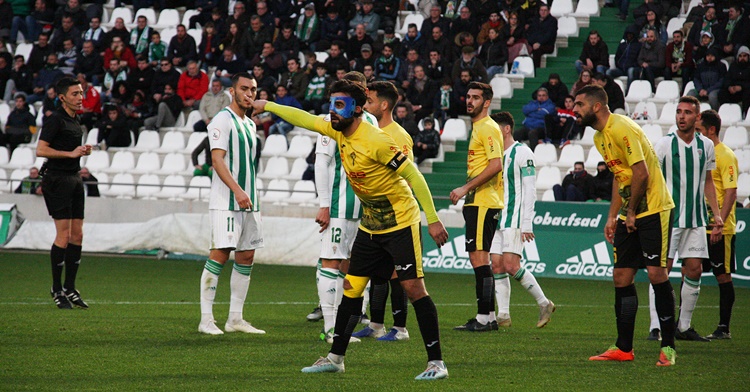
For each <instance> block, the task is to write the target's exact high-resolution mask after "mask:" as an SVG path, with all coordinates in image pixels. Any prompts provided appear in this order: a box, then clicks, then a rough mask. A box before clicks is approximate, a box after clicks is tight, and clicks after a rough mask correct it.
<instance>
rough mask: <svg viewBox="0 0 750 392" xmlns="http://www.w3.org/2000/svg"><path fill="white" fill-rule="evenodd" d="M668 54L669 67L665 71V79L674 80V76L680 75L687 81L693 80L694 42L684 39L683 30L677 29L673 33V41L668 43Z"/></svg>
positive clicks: (666, 51)
mask: <svg viewBox="0 0 750 392" xmlns="http://www.w3.org/2000/svg"><path fill="white" fill-rule="evenodd" d="M665 53H666V55H667V57H666V62H667V68H666V69H665V71H664V79H665V80H672V78H673V77H674V76H679V77H681V78H682V80H684V81H685V82H684V83H687V81H688V80H693V69H694V68H695V64H694V63H693V44H691V43H690V42H687V41H685V40H684V34H683V33H682V30H675V31H674V33H672V42H670V43H669V44H668V45H667V49H666V50H665Z"/></svg>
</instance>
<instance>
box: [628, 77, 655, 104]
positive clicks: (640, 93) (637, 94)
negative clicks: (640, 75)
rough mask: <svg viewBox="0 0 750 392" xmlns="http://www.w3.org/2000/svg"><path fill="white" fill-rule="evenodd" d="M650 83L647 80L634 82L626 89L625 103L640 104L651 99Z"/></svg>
mask: <svg viewBox="0 0 750 392" xmlns="http://www.w3.org/2000/svg"><path fill="white" fill-rule="evenodd" d="M652 95H653V94H652V93H651V83H649V82H648V80H634V81H633V83H631V84H630V88H629V89H628V95H627V96H626V97H625V101H627V102H640V101H643V100H645V99H649V98H651V96H652Z"/></svg>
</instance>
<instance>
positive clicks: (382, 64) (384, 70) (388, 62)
mask: <svg viewBox="0 0 750 392" xmlns="http://www.w3.org/2000/svg"><path fill="white" fill-rule="evenodd" d="M400 70H401V59H400V58H398V57H397V56H396V55H395V54H394V53H393V47H392V46H391V45H390V44H386V45H385V46H383V53H382V54H381V55H380V57H378V60H377V61H376V62H375V73H376V74H377V78H378V80H386V81H393V82H394V83H395V82H396V80H397V78H398V74H399V72H400Z"/></svg>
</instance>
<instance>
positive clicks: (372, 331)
mask: <svg viewBox="0 0 750 392" xmlns="http://www.w3.org/2000/svg"><path fill="white" fill-rule="evenodd" d="M352 73H356V74H359V72H356V71H352V72H349V74H352ZM360 75H361V74H360ZM362 77H363V78H364V75H362ZM350 80H351V79H350ZM365 93H366V94H367V102H366V103H365V106H364V109H365V110H366V111H367V112H368V113H370V114H372V115H373V116H375V118H376V119H377V120H378V127H380V129H382V130H383V131H384V132H385V133H387V134H389V135H391V137H393V140H394V141H395V142H396V145H398V146H399V147H401V152H402V153H403V154H404V155H406V156H407V157H409V159H414V153H413V146H414V141H413V140H412V138H411V136H410V135H409V134H408V133H407V132H406V130H405V129H404V128H402V127H401V125H398V123H396V122H395V121H393V107H394V106H396V102H397V101H398V90H396V86H395V85H394V84H393V83H391V82H385V81H377V82H372V83H370V84H369V85H367V89H366V90H365ZM389 283H390V287H391V312H392V314H393V328H391V329H390V330H389V331H388V333H386V330H385V325H384V322H385V305H386V301H387V299H388V285H389ZM407 302H408V300H407V297H406V293H404V290H403V288H402V287H401V283H400V282H399V280H398V275H397V274H396V271H395V270H394V271H393V273H392V274H391V278H390V282H388V281H386V280H383V279H380V278H378V277H372V279H371V280H370V323H369V324H368V325H367V326H366V327H365V328H363V329H362V330H360V331H357V332H355V333H353V334H352V336H354V337H356V338H365V337H372V338H377V339H378V340H380V341H398V340H408V339H409V331H407V330H406V316H407V311H408V307H407Z"/></svg>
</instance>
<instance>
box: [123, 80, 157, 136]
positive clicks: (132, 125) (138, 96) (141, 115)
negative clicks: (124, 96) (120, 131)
mask: <svg viewBox="0 0 750 392" xmlns="http://www.w3.org/2000/svg"><path fill="white" fill-rule="evenodd" d="M120 110H121V111H122V114H123V115H124V116H125V118H126V120H125V122H127V123H128V129H130V130H132V131H133V133H134V135H135V142H136V143H137V142H138V132H140V129H141V127H143V122H144V121H143V120H144V119H146V118H149V117H152V116H154V115H156V113H154V107H153V106H152V105H151V103H150V102H149V101H147V100H146V96H145V95H144V94H143V92H141V91H136V92H135V93H133V100H132V101H131V102H127V103H125V104H124V105H120Z"/></svg>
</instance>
